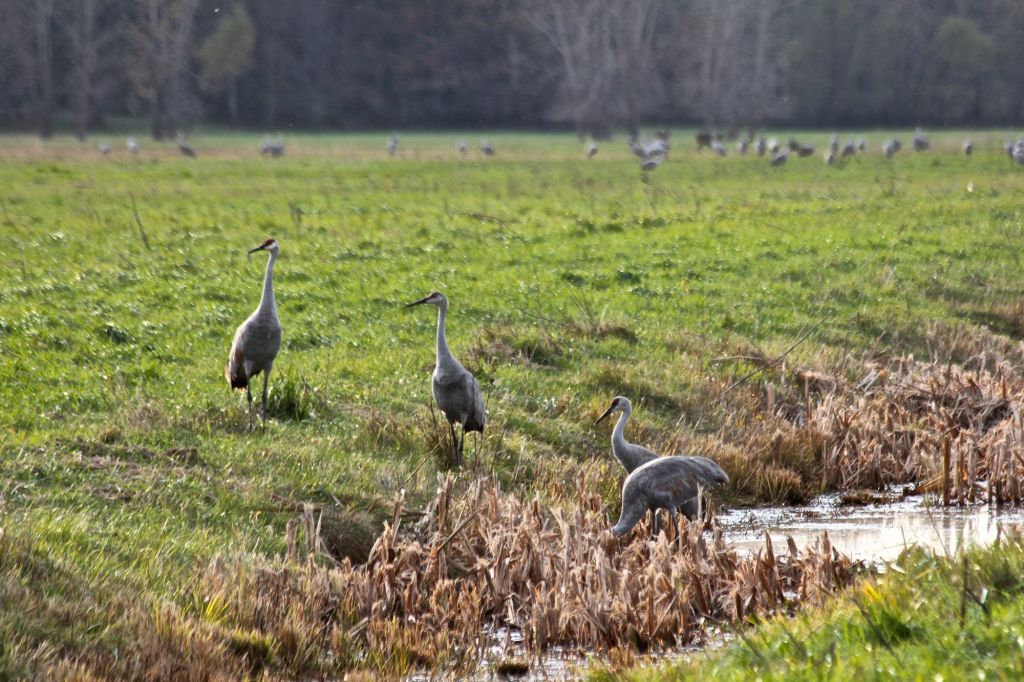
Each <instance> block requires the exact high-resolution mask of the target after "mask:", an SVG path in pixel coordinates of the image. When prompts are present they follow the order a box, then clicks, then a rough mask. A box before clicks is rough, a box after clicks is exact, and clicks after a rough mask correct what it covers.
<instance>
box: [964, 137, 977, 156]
mask: <svg viewBox="0 0 1024 682" xmlns="http://www.w3.org/2000/svg"><path fill="white" fill-rule="evenodd" d="M962 149H963V152H964V156H970V155H971V154H973V153H974V143H973V142H971V141H970V140H967V141H966V142H964V146H963V148H962Z"/></svg>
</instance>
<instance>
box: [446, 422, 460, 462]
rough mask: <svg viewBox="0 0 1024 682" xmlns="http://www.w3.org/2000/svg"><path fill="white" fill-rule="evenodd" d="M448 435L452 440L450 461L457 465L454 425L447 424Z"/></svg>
mask: <svg viewBox="0 0 1024 682" xmlns="http://www.w3.org/2000/svg"><path fill="white" fill-rule="evenodd" d="M448 435H449V436H451V438H452V461H454V462H455V463H456V465H458V459H459V440H458V439H457V438H456V437H455V423H454V422H448Z"/></svg>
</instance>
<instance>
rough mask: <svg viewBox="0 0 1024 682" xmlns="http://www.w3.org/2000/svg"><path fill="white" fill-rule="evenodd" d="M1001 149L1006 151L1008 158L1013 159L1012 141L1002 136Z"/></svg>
mask: <svg viewBox="0 0 1024 682" xmlns="http://www.w3.org/2000/svg"><path fill="white" fill-rule="evenodd" d="M1003 151H1004V152H1006V155H1007V156H1009V157H1010V159H1013V143H1011V142H1010V140H1009V139H1008V138H1005V137H1004V138H1003Z"/></svg>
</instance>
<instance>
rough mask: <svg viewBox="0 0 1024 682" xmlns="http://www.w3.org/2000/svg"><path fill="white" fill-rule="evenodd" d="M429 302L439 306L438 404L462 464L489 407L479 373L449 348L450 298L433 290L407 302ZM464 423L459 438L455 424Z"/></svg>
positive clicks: (435, 380) (435, 382) (457, 460)
mask: <svg viewBox="0 0 1024 682" xmlns="http://www.w3.org/2000/svg"><path fill="white" fill-rule="evenodd" d="M423 304H429V305H433V306H437V356H436V358H437V362H436V364H435V365H434V376H433V382H432V387H433V392H434V400H436V401H437V406H438V407H439V408H441V412H443V413H444V416H445V419H447V420H448V432H449V434H450V435H451V439H452V450H453V452H454V454H455V466H456V467H460V466H462V450H463V445H464V444H465V442H466V432H468V431H479V432H480V433H481V434H482V433H483V432H484V425H485V424H486V423H487V410H486V408H485V407H484V396H483V392H482V391H481V390H480V384H479V383H477V380H476V377H474V376H473V373H472V372H470V371H469V370H468V369H466V368H465V367H463V366H462V364H461V363H460V362H459V361H458V360H456V359H455V356H454V355H452V352H451V350H449V348H448V338H447V336H446V335H445V318H447V316H448V299H447V298H445V296H444V294H441V293H438V292H436V291H435V292H433V293H431V294H430V295H429V296H425V297H423V298H421V299H420V300H418V301H413V302H412V303H410V304H408V305H407V306H405V307H406V308H412V307H413V306H418V305H423ZM456 424H459V425H460V426H461V427H462V437H461V438H459V439H456V437H455V425H456Z"/></svg>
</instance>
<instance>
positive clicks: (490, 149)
mask: <svg viewBox="0 0 1024 682" xmlns="http://www.w3.org/2000/svg"><path fill="white" fill-rule="evenodd" d="M480 151H482V152H483V153H484V156H494V145H492V144H491V143H490V142H488V141H487V140H484V141H483V142H481V143H480Z"/></svg>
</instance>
